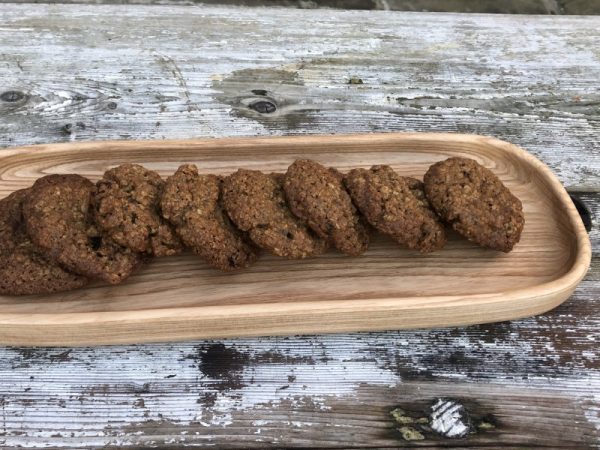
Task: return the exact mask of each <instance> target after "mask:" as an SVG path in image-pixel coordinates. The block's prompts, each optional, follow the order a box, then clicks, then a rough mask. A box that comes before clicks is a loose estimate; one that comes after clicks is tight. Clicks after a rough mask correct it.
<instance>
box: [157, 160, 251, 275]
mask: <svg viewBox="0 0 600 450" xmlns="http://www.w3.org/2000/svg"><path fill="white" fill-rule="evenodd" d="M220 202H221V180H220V179H219V178H218V177H216V176H215V175H200V174H198V168H197V167H196V166H195V165H193V164H186V165H183V166H181V167H179V169H177V172H175V174H174V175H172V176H170V177H169V178H167V183H166V186H165V190H164V193H163V196H162V200H161V208H162V214H163V217H164V218H165V219H167V220H168V221H169V222H171V224H173V225H174V226H175V230H176V232H177V233H178V235H179V237H180V238H181V240H182V241H183V242H184V244H185V245H187V246H188V247H191V249H192V250H193V251H194V253H196V254H197V255H199V256H201V257H202V258H203V259H205V260H206V261H207V262H208V263H209V264H210V265H211V266H213V267H216V268H218V269H221V270H226V271H231V270H236V269H241V268H244V267H247V266H249V265H250V264H252V263H253V262H254V261H256V259H257V253H256V251H255V249H254V248H253V246H252V245H250V244H249V243H247V242H246V241H245V240H244V238H243V236H242V234H241V233H240V232H239V231H238V230H237V229H236V228H235V227H234V226H233V225H232V224H231V222H230V221H229V218H228V217H227V216H226V214H225V213H224V212H223V210H222V209H221V204H220Z"/></svg>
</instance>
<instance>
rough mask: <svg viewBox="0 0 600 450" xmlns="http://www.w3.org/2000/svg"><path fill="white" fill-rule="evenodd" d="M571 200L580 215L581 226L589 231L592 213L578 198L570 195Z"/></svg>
mask: <svg viewBox="0 0 600 450" xmlns="http://www.w3.org/2000/svg"><path fill="white" fill-rule="evenodd" d="M570 197H571V200H573V203H574V204H575V208H577V212H578V213H579V215H580V216H581V220H582V221H583V226H584V227H585V229H586V231H587V232H588V233H589V232H590V231H591V230H592V214H591V213H590V210H589V209H588V207H587V206H585V203H583V202H582V201H581V200H580V199H579V198H577V197H575V196H574V195H571V196H570Z"/></svg>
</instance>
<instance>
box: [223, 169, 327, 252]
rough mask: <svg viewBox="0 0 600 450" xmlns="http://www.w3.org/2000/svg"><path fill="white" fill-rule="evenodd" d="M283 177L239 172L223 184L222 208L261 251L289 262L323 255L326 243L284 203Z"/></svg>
mask: <svg viewBox="0 0 600 450" xmlns="http://www.w3.org/2000/svg"><path fill="white" fill-rule="evenodd" d="M281 181H282V177H281V175H279V174H278V175H276V174H271V175H267V174H265V173H262V172H259V171H256V170H245V169H240V170H238V171H237V172H235V173H234V174H232V175H230V176H228V177H227V178H225V180H224V182H223V207H224V208H225V211H226V212H227V214H228V215H229V217H230V218H231V220H232V221H233V223H235V225H236V226H237V227H238V228H239V229H240V230H242V231H244V232H246V233H248V236H249V237H250V239H251V240H252V241H253V242H254V243H255V244H256V245H257V246H259V247H260V248H263V249H265V250H267V251H269V252H271V253H273V254H274V255H277V256H283V257H285V258H288V259H302V258H306V257H309V256H315V255H320V254H322V253H324V252H325V250H326V249H327V241H325V240H324V239H321V238H319V237H318V236H316V235H315V234H314V232H313V231H312V230H310V229H309V228H308V227H307V226H306V225H305V224H304V223H302V221H301V220H300V219H298V218H297V217H296V216H294V215H293V214H292V213H291V211H290V209H289V207H288V205H287V203H286V200H285V194H284V192H283V188H282V186H281Z"/></svg>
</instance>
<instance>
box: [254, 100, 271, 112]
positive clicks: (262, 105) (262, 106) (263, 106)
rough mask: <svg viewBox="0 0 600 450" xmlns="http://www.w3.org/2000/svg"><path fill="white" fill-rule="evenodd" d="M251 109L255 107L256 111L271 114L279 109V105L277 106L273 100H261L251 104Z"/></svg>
mask: <svg viewBox="0 0 600 450" xmlns="http://www.w3.org/2000/svg"><path fill="white" fill-rule="evenodd" d="M250 109H253V110H254V111H256V112H259V113H261V114H271V113H273V112H275V111H276V110H277V106H275V105H274V104H273V103H271V102H266V101H264V100H261V101H259V102H254V103H252V104H251V105H250Z"/></svg>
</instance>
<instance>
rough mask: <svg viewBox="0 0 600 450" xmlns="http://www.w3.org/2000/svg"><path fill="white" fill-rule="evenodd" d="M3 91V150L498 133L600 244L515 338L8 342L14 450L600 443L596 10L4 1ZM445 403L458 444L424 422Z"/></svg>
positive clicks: (500, 327)
mask: <svg viewBox="0 0 600 450" xmlns="http://www.w3.org/2000/svg"><path fill="white" fill-rule="evenodd" d="M0 80H1V86H0V146H2V147H8V146H15V145H24V144H33V143H44V142H59V141H78V140H88V139H140V138H144V139H163V138H184V137H193V136H214V137H219V136H230V135H276V134H294V133H346V132H359V131H382V132H383V131H398V130H418V131H437V130H439V131H442V130H443V131H457V132H468V133H479V134H487V135H493V136H497V137H500V138H502V139H506V140H509V141H511V142H514V143H516V144H518V145H521V146H523V147H524V148H526V149H528V150H529V151H531V152H532V153H534V154H535V155H537V156H538V157H539V158H540V159H542V160H543V161H545V162H546V163H547V164H548V165H550V166H551V167H552V168H553V169H554V171H555V172H556V173H557V174H558V176H559V178H560V179H561V180H562V181H563V183H564V184H565V186H567V188H568V189H569V190H570V191H571V192H572V193H573V195H575V196H577V197H578V198H579V199H581V200H582V201H583V202H584V204H585V205H586V206H587V208H588V209H589V210H590V211H591V216H592V223H593V227H592V230H591V233H590V236H591V239H592V243H593V248H594V259H593V262H592V268H591V270H590V272H589V274H588V276H587V278H586V279H585V281H583V282H582V283H581V285H580V286H579V288H578V289H577V291H576V293H575V295H574V296H573V297H572V298H571V299H570V300H569V301H567V302H566V303H565V304H564V305H562V306H561V307H559V308H557V309H556V310H554V311H552V312H550V313H547V314H544V315H542V316H538V317H533V318H529V319H524V320H519V321H514V322H510V323H508V322H507V323H499V324H492V325H481V326H472V327H467V328H453V329H436V330H424V331H414V332H395V331H390V332H386V333H360V334H345V335H330V336H301V337H299V336H290V337H280V338H261V339H237V340H236V339H232V340H226V341H219V342H216V341H210V342H186V343H177V344H165V345H160V344H157V345H139V346H136V345H130V346H118V347H103V348H76V349H67V348H60V349H47V348H37V349H30V348H1V349H0V405H1V407H2V412H1V420H2V422H1V427H0V444H1V446H2V447H14V446H23V447H28V446H32V447H33V446H45V447H61V446H66V447H73V448H81V447H84V446H86V447H104V446H111V445H114V446H118V445H131V446H142V445H153V446H157V447H173V446H177V445H211V446H219V447H226V446H238V447H256V446H277V447H282V446H300V447H395V446H403V445H406V446H411V445H419V446H425V447H428V446H429V447H430V446H435V445H443V446H446V447H448V446H460V447H462V446H469V447H477V446H480V447H489V446H494V447H499V446H504V447H513V446H514V447H522V446H526V447H528V448H531V447H536V446H545V447H556V448H566V447H576V448H585V447H590V446H597V445H599V442H600V439H599V437H600V350H599V348H598V343H599V342H600V312H599V310H598V309H599V308H598V307H599V306H600V265H599V259H598V255H597V253H596V252H597V251H598V250H599V248H600V235H599V233H598V229H597V225H596V222H595V220H596V219H595V215H596V214H598V211H599V209H600V196H599V193H598V192H599V190H600V158H599V154H600V90H599V83H600V17H587V18H584V17H560V18H556V17H527V16H485V15H458V14H421V13H389V12H369V13H366V12H339V11H336V12H333V11H327V12H326V13H325V12H323V11H320V10H303V11H299V10H285V9H241V8H226V7H222V8H219V7H210V8H208V7H189V6H188V7H180V6H125V5H31V4H1V3H0ZM438 399H443V400H442V403H443V402H446V406H441V407H439V406H438V410H444V409H445V408H446V407H447V406H448V402H457V403H458V404H460V405H462V407H455V408H452V410H447V411H446V413H445V414H444V415H445V416H452V414H451V412H452V411H455V414H454V415H455V416H457V418H455V419H453V422H452V419H451V422H452V423H453V425H454V427H453V428H451V429H450V430H449V431H447V432H446V433H445V434H446V435H447V436H448V435H452V434H460V431H461V430H462V429H463V423H464V425H465V426H470V427H471V430H472V432H471V434H469V436H468V437H467V438H462V439H452V438H451V437H445V436H443V435H442V434H438V433H436V432H435V431H434V430H431V429H430V428H428V427H429V425H428V424H426V423H425V422H427V421H428V420H429V419H427V418H428V417H429V415H430V413H431V406H432V405H433V404H434V403H435V402H438ZM398 408H399V409H398ZM457 408H458V409H457ZM465 411H467V412H466V413H465ZM392 412H393V414H392ZM466 414H468V415H469V417H470V423H466V422H467V420H466V418H465V416H466ZM459 416H460V417H459ZM438 422H439V421H438ZM436 427H437V428H438V429H439V428H440V426H439V424H436ZM420 439H423V440H420Z"/></svg>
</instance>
